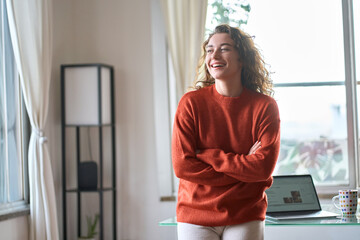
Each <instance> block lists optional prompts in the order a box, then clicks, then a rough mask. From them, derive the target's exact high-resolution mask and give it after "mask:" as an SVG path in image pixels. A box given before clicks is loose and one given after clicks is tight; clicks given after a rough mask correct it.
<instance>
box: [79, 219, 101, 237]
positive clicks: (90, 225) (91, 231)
mask: <svg viewBox="0 0 360 240" xmlns="http://www.w3.org/2000/svg"><path fill="white" fill-rule="evenodd" d="M98 220H99V214H96V215H95V218H94V219H93V218H92V217H89V216H86V222H87V235H86V236H81V237H79V240H85V239H86V240H95V235H96V234H97V232H96V225H97V222H98Z"/></svg>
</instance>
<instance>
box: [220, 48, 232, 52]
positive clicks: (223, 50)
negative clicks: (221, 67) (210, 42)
mask: <svg viewBox="0 0 360 240" xmlns="http://www.w3.org/2000/svg"><path fill="white" fill-rule="evenodd" d="M229 50H230V49H228V48H222V49H221V51H222V52H226V51H229Z"/></svg>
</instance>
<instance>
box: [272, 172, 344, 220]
mask: <svg viewBox="0 0 360 240" xmlns="http://www.w3.org/2000/svg"><path fill="white" fill-rule="evenodd" d="M273 178H274V182H273V185H272V186H271V187H270V188H269V189H267V190H266V194H267V197H268V208H267V211H266V219H267V220H270V221H271V220H273V221H274V220H275V221H279V220H294V219H312V218H330V217H337V216H339V214H336V213H332V212H328V211H324V210H322V209H321V206H320V202H319V197H318V195H317V192H316V189H315V186H314V182H313V180H312V177H311V175H309V174H307V175H283V176H274V177H273Z"/></svg>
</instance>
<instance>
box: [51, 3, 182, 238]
mask: <svg viewBox="0 0 360 240" xmlns="http://www.w3.org/2000/svg"><path fill="white" fill-rule="evenodd" d="M150 2H151V1H150V0H121V1H120V0H101V1H99V0H75V1H74V0H54V8H53V9H54V58H53V83H52V86H51V90H50V91H51V94H50V96H51V99H50V109H49V117H48V125H47V128H46V134H47V135H48V138H49V148H50V152H51V157H52V161H53V169H54V178H55V188H56V193H57V199H58V202H57V204H58V206H59V211H58V215H59V216H58V219H59V224H60V225H61V224H62V210H61V206H62V202H61V197H62V196H61V194H62V193H61V189H62V186H61V147H60V146H61V132H60V130H61V128H60V114H61V112H60V64H64V63H106V64H110V65H113V66H114V70H115V95H116V103H115V104H116V146H117V147H116V150H117V175H118V178H117V185H118V195H117V199H118V202H117V206H118V213H117V215H118V218H117V222H118V224H117V229H118V239H139V240H140V239H175V238H176V229H175V228H164V227H158V221H160V220H162V219H166V218H168V217H170V216H173V215H174V214H175V203H173V202H172V203H162V202H160V201H159V194H158V188H157V178H156V174H157V173H156V155H155V154H156V152H155V147H156V146H155V135H154V113H153V110H154V104H153V81H154V79H153V78H152V55H151V54H152V49H151V15H150V14H151V8H150ZM60 229H62V228H60Z"/></svg>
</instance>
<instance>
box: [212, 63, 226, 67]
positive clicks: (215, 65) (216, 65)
mask: <svg viewBox="0 0 360 240" xmlns="http://www.w3.org/2000/svg"><path fill="white" fill-rule="evenodd" d="M212 66H213V67H223V66H225V65H224V64H214V65H212Z"/></svg>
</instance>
